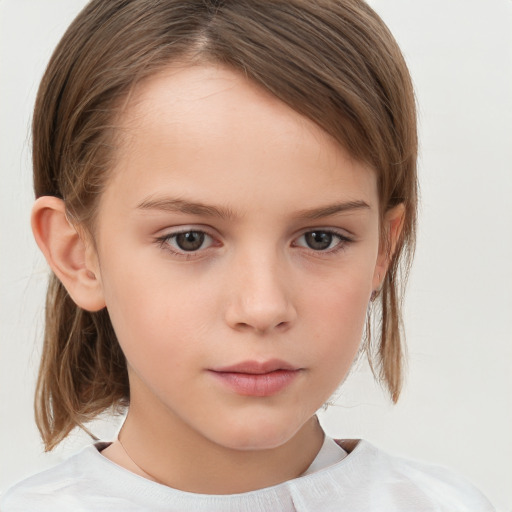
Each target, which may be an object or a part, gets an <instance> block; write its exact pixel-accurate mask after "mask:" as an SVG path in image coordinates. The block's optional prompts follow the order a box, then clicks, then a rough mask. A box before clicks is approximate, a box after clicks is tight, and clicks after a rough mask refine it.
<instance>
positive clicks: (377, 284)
mask: <svg viewBox="0 0 512 512" xmlns="http://www.w3.org/2000/svg"><path fill="white" fill-rule="evenodd" d="M404 219H405V206H404V205H403V204H399V205H397V206H395V207H393V208H391V209H390V210H388V211H387V212H386V213H385V214H384V219H383V226H382V228H381V229H382V230H383V231H382V232H383V235H382V237H381V242H380V247H379V254H378V256H377V264H376V265H375V272H374V274H373V283H372V284H373V289H374V290H380V288H381V286H382V283H383V282H384V278H385V276H386V272H387V271H388V268H389V265H390V264H391V261H392V260H393V254H394V253H395V249H396V245H397V243H398V240H399V238H400V235H401V233H402V228H403V225H404Z"/></svg>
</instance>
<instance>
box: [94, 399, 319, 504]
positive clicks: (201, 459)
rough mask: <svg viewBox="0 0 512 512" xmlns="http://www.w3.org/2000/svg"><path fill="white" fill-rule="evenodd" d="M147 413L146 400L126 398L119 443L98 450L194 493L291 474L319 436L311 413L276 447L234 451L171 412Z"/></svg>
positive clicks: (264, 483) (300, 468)
mask: <svg viewBox="0 0 512 512" xmlns="http://www.w3.org/2000/svg"><path fill="white" fill-rule="evenodd" d="M147 413H148V411H147V404H138V403H137V401H136V400H135V401H134V400H133V397H132V401H131V405H130V410H129V413H128V415H127V418H126V421H125V423H124V425H123V428H122V430H121V432H120V439H121V440H122V445H121V444H120V443H119V441H117V442H115V443H114V444H113V445H111V446H110V447H109V448H107V449H106V450H104V452H103V454H104V455H105V456H106V457H107V458H110V459H111V460H113V461H114V462H116V463H117V464H119V465H121V466H123V467H125V468H126V469H128V470H130V471H132V472H135V473H138V474H139V475H141V476H144V477H145V478H149V479H152V480H155V481H157V482H159V483H161V484H164V485H167V486H169V487H173V488H175V489H180V490H183V491H187V492H194V493H200V494H237V493H242V492H248V491H252V490H256V489H262V488H264V487H270V486H273V485H277V484H279V483H281V482H284V481H287V480H290V479H292V478H296V477H297V476H299V475H301V474H302V473H303V472H304V471H305V470H306V469H307V468H308V467H309V465H310V464H311V462H312V461H313V460H314V458H315V456H316V455H317V453H318V451H319V450H320V448H321V446H322V442H323V438H324V434H323V431H322V429H321V427H320V425H319V423H318V420H317V418H316V416H314V417H312V418H311V419H310V420H308V421H307V422H306V424H305V425H303V427H302V428H301V429H300V430H299V431H298V432H297V433H296V434H295V435H294V436H293V437H292V438H291V439H289V440H288V441H286V442H285V443H284V444H282V445H280V446H277V447H275V448H271V449H263V450H236V449H232V448H226V447H225V446H221V445H219V444H216V443H214V442H212V441H211V440H209V439H207V438H205V437H203V436H201V435H200V434H198V433H197V432H195V431H191V430H190V429H189V428H188V427H187V425H186V424H183V423H182V422H180V421H179V419H177V418H175V417H172V414H169V413H167V414H165V413H164V414H163V416H161V417H158V415H155V414H153V416H152V417H150V416H148V415H147ZM153 413H154V410H153Z"/></svg>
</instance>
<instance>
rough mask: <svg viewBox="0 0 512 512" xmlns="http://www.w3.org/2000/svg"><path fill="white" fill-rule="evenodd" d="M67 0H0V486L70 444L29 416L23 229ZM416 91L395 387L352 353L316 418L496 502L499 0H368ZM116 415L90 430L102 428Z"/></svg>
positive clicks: (509, 69) (504, 287)
mask: <svg viewBox="0 0 512 512" xmlns="http://www.w3.org/2000/svg"><path fill="white" fill-rule="evenodd" d="M84 3H85V2H84V1H83V0H44V1H41V0H4V1H1V0H0V23H1V25H0V38H1V39H0V42H1V46H0V108H1V110H0V176H1V180H0V208H1V216H0V223H1V224H0V243H1V247H0V329H1V330H0V490H5V489H6V488H7V487H8V486H9V485H11V484H12V483H13V482H15V481H16V480H18V479H20V478H22V477H24V476H26V475H28V474H30V473H33V472H35V471H37V470H40V469H41V468H44V467H47V466H49V465H51V464H54V463H55V462H58V461H59V460H62V459H63V458H65V457H67V456H68V455H69V454H70V453H72V452H74V451H76V450H77V449H79V448H80V447H81V446H83V445H84V444H86V443H88V442H89V441H88V439H87V437H86V436H84V435H80V434H76V435H73V436H71V438H70V439H69V440H68V441H66V442H65V443H64V444H63V445H62V446H61V447H59V448H58V449H57V450H56V451H55V452H54V453H52V454H49V455H44V454H43V453H42V446H41V444H40V441H39V438H38V434H37V431H36V428H35V425H34V422H33V417H32V416H33V413H32V395H33V389H34V381H35V373H36V369H37V365H38V359H39V355H40V341H41V333H42V316H43V308H44V292H45V284H46V266H45V264H44V262H43V260H42V258H41V257H40V256H39V255H38V254H37V250H36V247H35V244H34V242H33V241H32V237H31V233H30V229H29V211H30V206H31V202H32V191H31V164H30V128H29V125H30V119H31V109H32V107H33V101H34V97H35V93H36V90H37V86H38V82H39V80H40V78H41V75H42V72H43V70H44V67H45V65H46V63H47V61H48V59H49V57H50V54H51V51H52V50H53V48H54V46H55V45H56V43H57V42H58V40H59V38H60V37H61V35H62V33H63V32H64V30H65V28H66V27H67V25H68V24H69V22H70V21H71V19H72V18H73V17H74V15H75V14H76V13H77V12H78V10H79V9H80V8H81V7H82V6H83V5H84ZM371 5H372V6H373V7H374V8H375V9H376V10H377V12H379V14H380V15H381V16H382V17H383V19H384V20H385V21H386V23H387V24H388V25H389V27H390V28H391V30H392V32H393V33H394V34H395V37H396V38H397V40H398V42H399V44H400V45H401V47H402V49H403V51H404V54H405V56H406V59H407V61H408V63H409V66H410V70H411V73H412V76H413V80H414V82H415V85H416V92H417V97H418V104H419V118H420V121H419V122H420V136H421V154H420V162H419V168H420V179H421V189H422V203H421V211H420V227H419V237H418V249H417V255H416V260H415V265H414V268H413V272H412V275H411V280H410V285H409V292H408V294H407V301H406V327H407V338H408V345H409V367H408V378H407V382H406V387H405V392H404V394H403V396H402V398H401V400H400V402H399V404H398V405H397V406H391V405H389V403H388V401H387V400H386V398H385V397H384V395H383V393H382V392H381V390H380V389H379V388H378V387H377V386H376V385H375V384H373V381H372V376H371V374H370V372H369V370H368V368H367V366H366V365H364V364H363V365H360V367H359V368H358V369H357V370H356V371H355V372H354V373H353V375H352V376H351V377H350V378H349V379H348V381H347V382H346V383H345V385H344V387H343V388H342V390H341V393H340V396H339V398H338V401H337V404H336V405H335V406H333V407H330V408H329V410H328V411H327V413H321V418H322V421H323V424H324V426H325V427H326V429H327V431H328V432H329V433H330V434H331V435H334V436H336V437H346V438H348V437H364V438H367V439H369V440H371V441H372V442H374V443H376V444H378V445H379V446H381V447H382V448H385V449H387V450H389V451H391V452H393V453H397V454H402V455H406V456H408V457H412V458H419V459H423V460H427V461H432V462H435V463H440V464H443V465H446V466H449V467H452V468H454V469H456V470H457V471H459V472H460V473H462V474H464V475H465V476H466V477H467V478H469V479H470V480H472V481H473V482H474V483H475V484H476V485H477V486H478V487H479V488H480V489H482V490H483V491H484V493H485V494H487V496H488V497H489V498H490V499H491V501H492V502H493V503H494V504H495V506H496V507H497V508H498V510H502V511H511V510H512V462H511V461H512V442H511V439H510V433H511V432H512V392H511V390H512V371H511V370H512V368H511V366H512V320H511V319H512V315H511V312H512V200H511V198H512V131H511V121H512V1H510V0H486V1H484V0H416V1H414V2H411V1H410V0H373V1H372V2H371ZM116 428H117V425H116V424H115V423H114V424H112V423H109V422H108V421H99V422H97V423H96V424H95V426H94V428H93V430H94V431H95V432H96V434H97V435H99V436H100V437H103V438H105V439H108V438H110V437H112V436H114V435H115V433H116Z"/></svg>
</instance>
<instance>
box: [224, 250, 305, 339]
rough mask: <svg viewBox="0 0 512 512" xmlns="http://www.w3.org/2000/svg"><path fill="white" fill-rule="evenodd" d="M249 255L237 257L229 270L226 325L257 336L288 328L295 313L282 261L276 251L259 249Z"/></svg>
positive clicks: (284, 262) (283, 261)
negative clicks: (229, 294) (256, 332)
mask: <svg viewBox="0 0 512 512" xmlns="http://www.w3.org/2000/svg"><path fill="white" fill-rule="evenodd" d="M248 252H249V253H248ZM248 252H245V253H244V254H239V255H238V257H237V258H236V261H233V265H232V266H231V269H232V272H231V279H232V287H231V290H232V296H231V297H230V301H229V309H228V314H227V317H228V323H229V324H230V325H231V326H232V327H234V328H237V329H241V328H243V329H253V330H255V331H258V332H266V331H269V330H271V329H273V328H276V327H280V328H283V327H285V326H289V325H290V324H291V322H292V321H293V320H294V318H295V309H294V306H293V301H292V297H291V296H290V294H289V283H288V280H287V274H288V271H287V265H286V261H285V258H284V257H281V256H280V255H279V253H278V251H277V250H275V248H274V249H272V248H268V247H267V248H262V247H259V248H258V249H257V250H252V251H248Z"/></svg>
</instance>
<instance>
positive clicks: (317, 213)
mask: <svg viewBox="0 0 512 512" xmlns="http://www.w3.org/2000/svg"><path fill="white" fill-rule="evenodd" d="M137 209H139V210H160V211H164V212H171V213H185V214H190V215H203V216H207V217H219V218H221V219H234V218H236V217H237V215H236V214H235V212H234V211H233V210H232V209H231V208H227V207H224V206H213V205H207V204H204V203H200V202H193V201H187V200H184V199H177V198H170V197H166V198H148V199H145V200H144V201H142V202H141V203H140V204H139V205H138V206H137ZM369 209H371V208H370V205H369V204H368V203H366V202H365V201H344V202H339V203H333V204H330V205H326V206H321V207H318V208H310V209H305V210H299V211H298V212H297V213H296V214H295V215H294V217H297V218H299V219H303V220H314V219H320V218H323V217H330V216H332V215H336V214H338V213H345V212H352V211H354V210H369Z"/></svg>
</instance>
